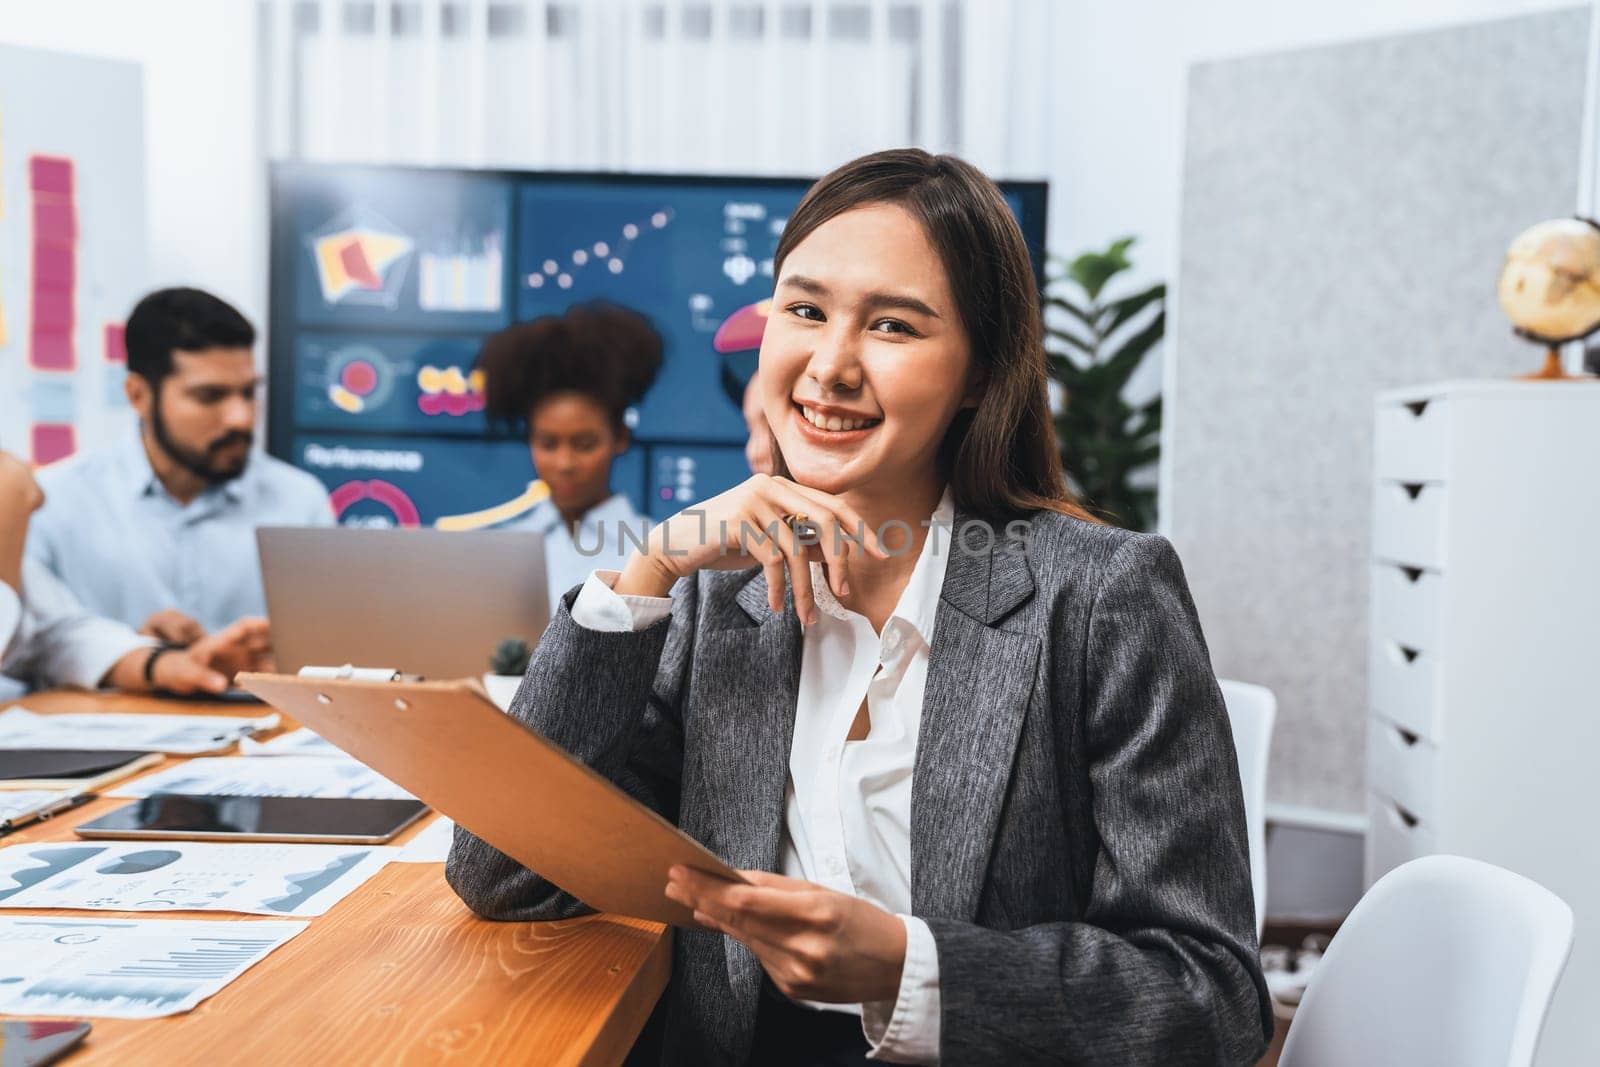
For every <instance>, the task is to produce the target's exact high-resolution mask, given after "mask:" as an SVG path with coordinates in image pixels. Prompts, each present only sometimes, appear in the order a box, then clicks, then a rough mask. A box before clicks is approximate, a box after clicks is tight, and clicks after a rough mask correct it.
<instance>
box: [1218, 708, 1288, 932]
mask: <svg viewBox="0 0 1600 1067" xmlns="http://www.w3.org/2000/svg"><path fill="white" fill-rule="evenodd" d="M1220 684H1221V686H1222V699H1223V701H1224V702H1225V703H1226V704H1227V705H1228V723H1229V725H1230V726H1232V727H1233V747H1234V748H1235V749H1237V750H1238V753H1239V784H1240V785H1242V786H1243V787H1244V819H1245V827H1246V829H1247V830H1248V831H1249V839H1250V885H1251V887H1252V888H1253V889H1254V890H1255V897H1256V936H1258V937H1259V936H1260V935H1261V924H1262V922H1264V921H1265V919H1266V915H1267V756H1268V754H1269V753H1270V752H1271V750H1272V724H1273V722H1274V720H1276V719H1277V717H1278V699H1277V697H1274V696H1273V695H1272V690H1270V689H1268V688H1267V687H1265V686H1261V685H1251V684H1250V683H1249V682H1235V681H1231V680H1229V679H1226V678H1224V679H1222V680H1221V682H1220Z"/></svg>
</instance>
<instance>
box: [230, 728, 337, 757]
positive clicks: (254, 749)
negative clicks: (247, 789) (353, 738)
mask: <svg viewBox="0 0 1600 1067" xmlns="http://www.w3.org/2000/svg"><path fill="white" fill-rule="evenodd" d="M239 755H241V756H337V757H339V758H341V759H349V758H350V757H349V755H348V754H347V753H346V752H345V751H344V749H342V748H340V747H339V746H338V745H335V744H334V743H333V742H331V741H329V740H328V739H327V738H325V737H323V736H322V735H321V734H319V733H317V732H316V731H315V730H312V729H309V728H307V727H304V726H302V727H300V729H298V730H291V731H290V732H289V733H286V734H284V735H283V736H282V737H274V738H273V739H272V740H271V741H257V740H254V739H253V738H249V737H247V738H245V739H244V740H242V741H240V742H239Z"/></svg>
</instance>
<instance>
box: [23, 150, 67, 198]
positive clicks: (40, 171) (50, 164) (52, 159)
mask: <svg viewBox="0 0 1600 1067" xmlns="http://www.w3.org/2000/svg"><path fill="white" fill-rule="evenodd" d="M28 188H30V189H32V190H33V191H34V192H36V193H56V194H58V195H60V196H71V195H72V160H70V159H67V158H65V157H64V156H29V157H28Z"/></svg>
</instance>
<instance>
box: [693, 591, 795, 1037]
mask: <svg viewBox="0 0 1600 1067" xmlns="http://www.w3.org/2000/svg"><path fill="white" fill-rule="evenodd" d="M734 599H735V602H736V603H737V604H738V605H739V607H740V608H741V609H742V615H741V613H739V612H732V613H730V617H729V619H728V620H727V621H728V623H729V625H728V626H727V627H726V628H722V629H715V628H714V629H711V630H708V631H707V632H706V633H705V634H703V635H702V640H703V641H704V642H705V645H706V647H705V650H704V651H705V655H704V656H703V657H697V658H700V659H701V660H702V662H705V663H709V664H715V665H716V666H715V668H714V669H715V670H716V671H717V677H716V679H715V682H714V683H713V684H714V685H715V691H716V697H715V698H714V699H713V700H712V701H710V702H708V710H712V709H714V717H710V716H707V717H706V718H705V719H702V721H701V722H700V723H699V724H697V727H698V729H700V730H701V731H703V732H704V733H706V734H709V735H711V736H710V737H706V738H705V739H704V740H703V741H702V743H705V742H710V743H711V745H713V746H714V749H715V758H714V759H713V760H710V761H708V766H713V767H715V768H716V775H715V781H710V782H707V783H706V791H707V793H708V794H709V795H710V796H711V798H712V800H711V803H712V805H713V808H712V811H713V815H712V819H713V823H714V825H715V826H716V840H717V845H718V851H719V852H720V853H721V855H722V858H723V859H724V860H726V861H727V863H728V864H729V865H730V866H732V867H734V868H736V869H744V870H761V871H776V870H777V869H778V859H779V849H780V848H781V847H782V842H783V820H784V796H785V790H786V786H787V785H788V780H789V746H790V742H791V740H792V738H793V736H794V716H795V704H796V702H797V701H798V699H799V692H800V648H801V633H800V621H799V619H798V617H797V616H796V615H795V613H794V611H793V610H792V604H793V595H792V593H789V592H785V610H784V611H783V612H781V613H778V612H774V611H773V610H772V609H771V608H770V607H768V606H767V581H766V576H765V575H764V574H762V573H761V572H759V571H758V572H756V575H755V577H754V578H753V579H751V580H750V581H749V582H747V583H746V584H745V585H744V586H743V588H741V589H740V590H739V592H738V593H737V594H736V595H735V598H734ZM708 681H709V680H708ZM724 943H725V948H726V952H727V960H728V981H729V984H730V985H731V987H732V990H733V995H734V998H735V1000H736V1001H737V1003H738V1004H739V1007H740V1008H741V1011H742V1014H743V1016H744V1017H746V1018H748V1019H749V1020H750V1022H751V1024H752V1025H753V1024H754V1020H755V1013H756V1007H757V997H758V996H759V993H760V987H761V964H760V962H759V961H758V960H757V959H756V957H755V955H754V954H753V953H751V951H750V950H749V949H748V948H746V947H745V946H744V945H743V944H741V943H739V942H737V941H735V940H733V939H731V938H727V939H724Z"/></svg>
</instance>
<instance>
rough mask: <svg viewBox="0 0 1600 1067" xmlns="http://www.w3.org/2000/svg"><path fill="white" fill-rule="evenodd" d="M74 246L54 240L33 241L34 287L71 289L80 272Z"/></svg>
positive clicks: (36, 288)
mask: <svg viewBox="0 0 1600 1067" xmlns="http://www.w3.org/2000/svg"><path fill="white" fill-rule="evenodd" d="M72 253H73V247H72V245H70V244H56V243H55V242H53V241H35V242H34V243H33V287H34V289H35V291H37V290H39V289H66V290H69V291H70V290H71V289H72V288H73V286H74V285H75V284H76V283H77V275H78V272H77V270H76V269H75V265H74V263H73V258H74V257H73V254H72Z"/></svg>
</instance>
